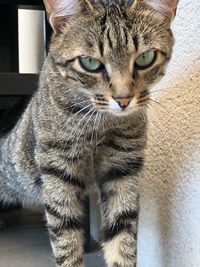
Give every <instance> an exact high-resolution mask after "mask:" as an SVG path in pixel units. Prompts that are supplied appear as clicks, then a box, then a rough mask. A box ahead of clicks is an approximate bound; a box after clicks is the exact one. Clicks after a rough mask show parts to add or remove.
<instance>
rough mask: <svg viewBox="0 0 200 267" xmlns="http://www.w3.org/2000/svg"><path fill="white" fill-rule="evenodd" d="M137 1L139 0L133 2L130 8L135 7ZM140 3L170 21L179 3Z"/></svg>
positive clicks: (152, 0)
mask: <svg viewBox="0 0 200 267" xmlns="http://www.w3.org/2000/svg"><path fill="white" fill-rule="evenodd" d="M139 1H140V0H135V1H133V6H132V7H134V5H135V6H136V5H137V3H138V2H139ZM142 1H143V2H145V3H146V4H147V5H148V6H150V7H151V8H152V9H154V10H156V11H158V12H159V13H161V14H162V15H164V16H165V17H166V18H168V19H169V20H170V21H171V20H172V19H173V18H174V17H175V15H176V9H177V5H178V2H179V0H142Z"/></svg>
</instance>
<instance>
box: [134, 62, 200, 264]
mask: <svg viewBox="0 0 200 267" xmlns="http://www.w3.org/2000/svg"><path fill="white" fill-rule="evenodd" d="M199 73H200V67H199V66H198V68H194V69H191V70H190V72H189V70H188V71H187V73H185V74H184V75H183V77H182V79H181V80H178V81H177V82H176V83H175V84H173V85H170V88H169V89H168V90H166V91H164V90H163V91H162V89H161V90H160V91H159V92H155V93H152V95H151V98H152V99H154V100H156V101H158V102H159V103H160V104H157V103H155V102H153V101H152V102H151V106H150V108H149V131H148V145H147V150H146V164H145V168H144V171H143V173H142V174H141V213H140V223H139V245H138V247H139V248H138V254H139V255H138V258H139V265H138V266H139V267H144V266H145V267H179V266H180V267H197V266H200V234H199V231H198V229H199V224H200V75H199ZM162 87H166V88H167V85H166V86H162ZM153 90H154V89H152V91H153Z"/></svg>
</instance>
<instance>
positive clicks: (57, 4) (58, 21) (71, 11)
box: [43, 0, 93, 32]
mask: <svg viewBox="0 0 200 267" xmlns="http://www.w3.org/2000/svg"><path fill="white" fill-rule="evenodd" d="M43 1H44V4H45V8H46V12H47V16H48V19H49V23H50V24H51V27H52V28H53V30H54V31H55V32H57V31H59V30H60V29H61V27H62V25H63V24H65V23H66V22H67V21H68V20H69V19H70V18H71V17H75V16H77V15H78V14H80V13H81V11H82V10H83V9H85V10H87V11H88V12H91V11H92V9H93V7H92V5H91V4H90V2H89V0H43Z"/></svg>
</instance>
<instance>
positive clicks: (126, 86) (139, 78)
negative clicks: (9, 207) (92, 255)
mask: <svg viewBox="0 0 200 267" xmlns="http://www.w3.org/2000/svg"><path fill="white" fill-rule="evenodd" d="M60 2H62V1H60ZM69 2H70V1H69ZM69 2H68V5H72V6H71V7H70V8H71V9H70V12H72V8H73V3H72V2H70V3H69ZM46 4H47V10H48V9H51V4H52V3H51V1H50V2H49V1H46ZM84 4H85V5H86V6H87V8H86V10H85V11H83V14H82V15H80V14H79V17H78V19H75V20H72V21H71V22H70V23H69V25H67V24H66V26H65V27H63V28H62V31H61V33H59V34H57V35H56V36H55V37H54V38H53V40H52V44H51V49H50V53H49V56H48V58H47V60H46V62H45V64H44V67H43V71H42V73H41V77H40V86H39V89H38V91H37V92H36V93H35V94H34V96H33V98H32V99H31V101H30V103H29V104H28V106H27V108H26V111H25V112H24V114H23V115H22V116H21V118H20V120H19V121H18V123H17V125H16V126H15V127H14V129H13V130H12V131H11V132H9V133H8V134H6V135H5V136H4V137H2V138H1V139H0V201H1V200H3V201H5V202H8V203H10V202H16V201H21V202H22V203H42V204H44V206H45V210H46V217H47V224H48V228H49V233H50V237H51V243H52V248H53V252H54V255H55V257H56V262H57V265H58V266H62V267H69V266H70V267H72V266H74V267H80V266H83V262H82V250H83V246H82V245H83V229H82V225H83V220H84V205H83V203H84V198H85V195H86V192H87V190H88V189H89V188H90V187H91V186H95V187H96V189H97V191H98V192H99V199H100V207H101V213H102V226H103V234H104V240H103V241H104V243H103V246H104V251H105V258H106V262H107V264H108V266H109V267H114V266H115V267H117V266H118V267H133V266H135V265H136V234H137V221H138V179H137V173H138V172H139V171H140V170H141V168H142V166H143V160H144V147H145V143H146V108H145V106H146V103H147V101H148V96H149V93H148V86H149V85H150V84H152V83H153V82H155V81H156V80H158V79H159V78H160V77H161V76H162V75H163V72H164V69H165V66H166V63H167V61H168V60H169V58H170V56H171V50H172V45H173V38H172V35H171V31H170V30H169V27H168V30H167V31H166V32H163V29H162V27H163V28H165V27H167V20H166V19H163V18H162V16H160V15H156V14H154V13H153V15H152V17H150V15H151V12H152V11H151V8H149V9H148V8H147V7H146V8H147V10H146V9H145V10H143V9H142V8H141V7H143V5H142V6H140V5H139V6H138V7H137V3H136V6H135V4H134V5H131V6H128V7H120V4H111V5H110V6H109V7H107V6H103V5H97V4H93V5H94V7H93V6H91V4H90V3H89V2H87V1H84ZM144 7H145V5H144ZM144 7H143V8H144ZM55 8H56V7H55V6H54V9H55ZM79 8H80V9H81V5H80V6H79ZM79 8H77V6H76V12H78V13H79V12H80V9H79ZM93 8H94V9H93ZM126 9H127V10H128V11H127V12H125V11H126ZM135 9H136V10H138V11H137V12H138V13H137V12H136V11H135ZM77 10H78V11H77ZM82 10H84V7H83V8H82ZM68 11H69V10H68ZM139 11H140V12H139ZM62 12H63V9H62ZM92 12H94V15H93V16H91V13H92ZM134 12H135V13H134ZM50 13H51V12H50ZM52 14H54V17H51V18H50V21H51V22H52V24H53V26H54V28H56V27H58V24H56V20H54V19H55V18H56V16H55V14H56V12H55V11H54V12H53V13H52ZM88 14H89V15H88ZM131 14H134V15H133V16H132V17H131ZM145 16H146V17H145ZM58 18H59V24H60V19H61V16H58ZM153 18H154V19H155V21H153ZM137 20H138V22H137ZM145 23H146V24H145ZM155 23H157V25H158V27H157V28H156V29H154V30H152V29H151V25H154V24H155ZM133 24H134V25H135V26H134V27H132V26H133ZM144 25H145V27H146V29H145V34H146V37H145V38H143V37H142V36H143V35H142V34H143V31H144ZM116 26H117V27H116ZM159 27H160V28H159ZM80 29H81V31H82V33H80ZM133 31H135V33H134V36H133V35H132V34H133ZM156 33H157V34H160V35H159V36H156ZM73 35H74V36H73ZM148 35H149V37H148ZM151 35H152V36H151ZM86 36H87V38H86ZM79 37H80V40H79V42H80V43H77V38H79ZM154 39H155V40H156V41H155V42H154ZM147 40H148V41H147ZM76 44H77V45H76ZM140 47H143V49H142V50H141V52H140V53H143V52H145V51H146V50H149V49H159V52H156V53H157V55H156V57H155V55H154V57H155V58H154V59H153V60H154V61H155V60H157V62H158V63H157V64H156V63H154V62H153V61H152V64H154V65H156V66H154V65H152V67H151V66H150V65H149V66H150V68H149V66H147V67H148V68H149V70H148V72H146V71H143V68H142V71H133V70H131V72H132V75H130V73H129V70H130V68H131V69H132V67H130V65H129V63H128V62H129V57H131V53H137V51H138V50H140ZM144 47H146V50H145V51H144ZM86 51H87V55H89V56H92V58H98V59H99V58H100V57H101V58H102V60H101V62H102V61H103V58H104V59H105V58H107V59H108V60H107V61H103V62H104V66H106V68H105V67H102V66H103V65H100V67H101V68H102V69H101V68H99V67H98V64H99V62H100V61H93V59H92V60H91V58H90V60H89V61H88V60H87V59H86V62H85V61H83V62H82V63H81V62H79V63H78V62H77V59H76V58H78V60H79V61H81V60H82V55H85V54H86ZM131 51H132V52H131ZM134 51H135V52H134ZM77 53H78V55H77ZM98 53H100V55H98ZM158 53H160V54H158ZM154 54H155V53H154ZM148 56H149V57H150V56H151V54H149V55H148ZM84 60H85V58H84ZM88 62H89V63H88ZM91 62H92V63H91ZM131 62H132V61H131ZM142 62H143V61H142ZM140 63H141V58H140V61H138V64H140ZM78 64H82V67H83V66H85V67H84V68H85V69H84V70H82V69H80V65H78ZM84 64H86V65H84ZM88 64H89V65H88ZM96 64H97V69H95V71H94V70H93V68H94V66H96ZM132 64H133V65H134V61H133V63H132ZM88 66H89V68H92V71H91V69H89V70H88V69H87V71H86V68H88ZM134 66H136V65H134ZM97 70H98V72H97ZM140 70H141V69H140ZM141 72H142V73H141ZM144 72H145V73H144ZM94 266H95V265H94Z"/></svg>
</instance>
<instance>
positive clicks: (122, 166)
mask: <svg viewBox="0 0 200 267" xmlns="http://www.w3.org/2000/svg"><path fill="white" fill-rule="evenodd" d="M113 147H114V146H113ZM115 148H116V149H114V150H113V148H110V149H109V148H107V155H109V157H105V158H102V156H101V152H100V153H99V157H97V161H99V163H98V164H97V165H98V174H97V177H98V178H97V184H98V189H99V195H100V208H101V213H102V226H103V250H104V255H105V260H106V263H107V265H108V267H135V266H136V254H137V253H136V252H137V222H138V206H139V205H138V195H139V193H138V177H137V172H138V171H139V170H140V169H141V167H142V162H143V157H142V156H140V153H139V152H137V153H134V152H129V153H128V152H126V153H124V152H123V151H122V152H121V153H117V151H116V150H119V149H120V147H119V146H118V147H117V146H115ZM103 150H104V151H106V148H105V147H104V149H102V153H103ZM122 150H123V148H122ZM141 154H142V153H141Z"/></svg>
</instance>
